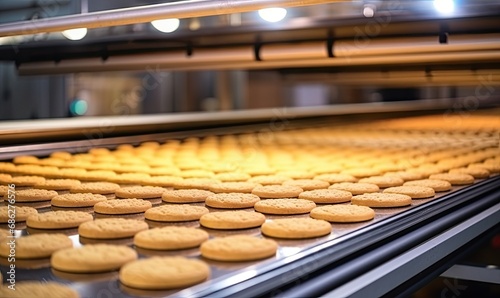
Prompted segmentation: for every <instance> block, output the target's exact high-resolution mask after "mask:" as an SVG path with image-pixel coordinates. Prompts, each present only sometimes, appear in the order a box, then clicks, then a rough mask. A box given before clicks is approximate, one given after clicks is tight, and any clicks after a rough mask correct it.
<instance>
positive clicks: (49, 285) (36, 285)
mask: <svg viewBox="0 0 500 298" xmlns="http://www.w3.org/2000/svg"><path fill="white" fill-rule="evenodd" d="M15 289H16V290H15V291H13V290H12V289H11V288H9V287H8V286H7V285H4V286H0V297H9V298H26V297H41V298H43V297H50V298H79V297H80V295H79V294H78V292H77V291H75V290H73V289H72V288H70V287H68V286H66V285H63V284H60V283H57V282H52V281H50V282H45V281H43V282H41V281H20V282H16V287H15Z"/></svg>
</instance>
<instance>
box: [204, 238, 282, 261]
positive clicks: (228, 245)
mask: <svg viewBox="0 0 500 298" xmlns="http://www.w3.org/2000/svg"><path fill="white" fill-rule="evenodd" d="M277 250H278V244H276V242H275V241H273V240H271V239H263V238H257V237H253V236H246V235H235V236H227V237H222V238H214V239H210V240H208V241H205V242H204V243H203V244H201V247H200V252H201V255H202V256H203V257H204V258H207V259H212V260H217V261H233V262H241V261H252V260H260V259H265V258H269V257H272V256H274V255H276V251H277Z"/></svg>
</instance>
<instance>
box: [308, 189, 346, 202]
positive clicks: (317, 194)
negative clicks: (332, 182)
mask: <svg viewBox="0 0 500 298" xmlns="http://www.w3.org/2000/svg"><path fill="white" fill-rule="evenodd" d="M351 198H352V194H351V193H350V192H348V191H345V190H338V189H316V190H309V191H304V192H302V193H301V194H300V195H299V199H304V200H310V201H313V202H314V203H318V204H335V203H344V202H349V201H350V200H351Z"/></svg>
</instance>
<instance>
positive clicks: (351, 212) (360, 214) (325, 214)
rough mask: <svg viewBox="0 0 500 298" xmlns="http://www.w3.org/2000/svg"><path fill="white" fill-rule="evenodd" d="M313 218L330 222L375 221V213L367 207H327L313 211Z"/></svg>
mask: <svg viewBox="0 0 500 298" xmlns="http://www.w3.org/2000/svg"><path fill="white" fill-rule="evenodd" d="M311 217H312V218H315V219H322V220H326V221H329V222H360V221H367V220H371V219H373V218H374V217H375V211H373V209H371V208H370V207H367V206H358V205H326V206H321V207H316V208H314V209H313V210H311Z"/></svg>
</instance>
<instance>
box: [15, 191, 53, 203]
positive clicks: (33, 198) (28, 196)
mask: <svg viewBox="0 0 500 298" xmlns="http://www.w3.org/2000/svg"><path fill="white" fill-rule="evenodd" d="M55 196H57V192H56V191H54V190H46V189H22V190H19V191H16V202H41V201H50V200H51V199H52V198H53V197H55Z"/></svg>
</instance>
